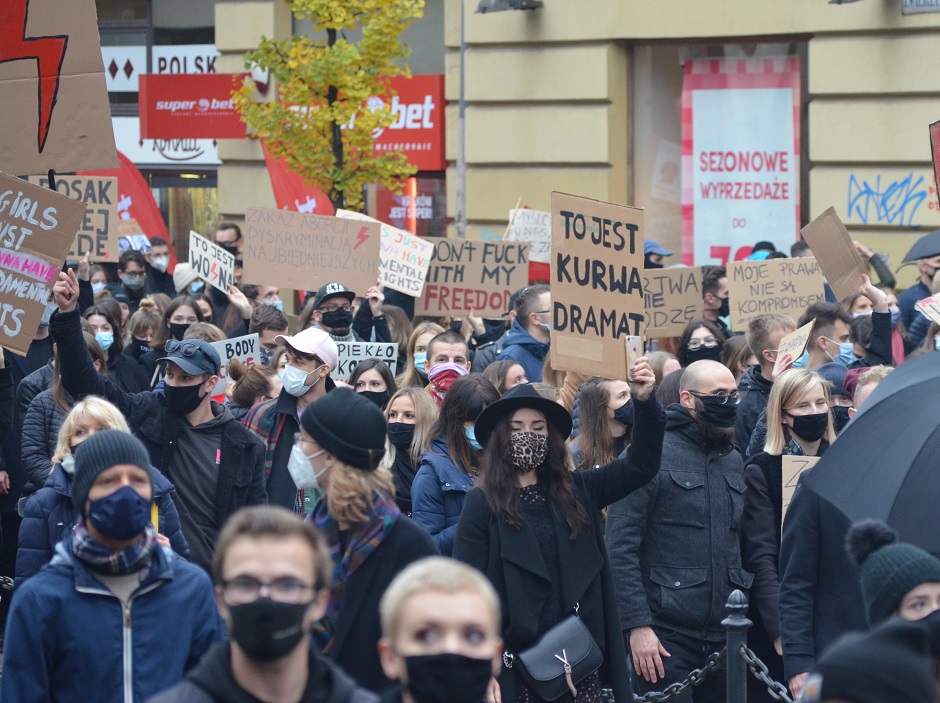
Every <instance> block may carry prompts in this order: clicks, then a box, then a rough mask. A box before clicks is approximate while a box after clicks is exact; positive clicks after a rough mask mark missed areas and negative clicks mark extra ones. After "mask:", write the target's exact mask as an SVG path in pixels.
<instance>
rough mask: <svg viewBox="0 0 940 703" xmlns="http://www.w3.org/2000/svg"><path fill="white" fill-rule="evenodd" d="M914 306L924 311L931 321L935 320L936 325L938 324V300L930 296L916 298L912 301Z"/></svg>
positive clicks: (939, 310)
mask: <svg viewBox="0 0 940 703" xmlns="http://www.w3.org/2000/svg"><path fill="white" fill-rule="evenodd" d="M914 307H916V308H917V309H918V310H920V311H921V312H922V313H924V314H925V315H926V316H927V317H929V318H930V319H931V320H932V321H933V322H936V323H937V324H938V325H940V300H938V299H937V298H935V297H933V296H930V297H929V298H924V299H923V300H918V301H917V302H916V303H914Z"/></svg>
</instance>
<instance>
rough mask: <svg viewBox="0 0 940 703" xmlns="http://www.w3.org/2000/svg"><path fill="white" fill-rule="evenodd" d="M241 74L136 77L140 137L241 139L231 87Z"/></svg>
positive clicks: (242, 126) (237, 83)
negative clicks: (138, 85) (138, 94)
mask: <svg viewBox="0 0 940 703" xmlns="http://www.w3.org/2000/svg"><path fill="white" fill-rule="evenodd" d="M243 80H244V75H243V74H234V73H193V74H171V73H166V74H151V75H142V76H141V77H140V138H141V139H244V137H245V136H246V131H245V123H244V122H242V120H241V117H240V116H239V114H238V111H237V110H236V109H235V102H234V100H232V91H233V90H234V89H235V88H237V87H239V86H240V85H241V83H242V81H243Z"/></svg>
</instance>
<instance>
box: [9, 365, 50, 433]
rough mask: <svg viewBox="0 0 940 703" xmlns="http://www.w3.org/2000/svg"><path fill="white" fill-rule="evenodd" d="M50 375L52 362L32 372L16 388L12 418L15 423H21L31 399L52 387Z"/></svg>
mask: <svg viewBox="0 0 940 703" xmlns="http://www.w3.org/2000/svg"><path fill="white" fill-rule="evenodd" d="M52 374H53V369H52V361H51V360H50V361H49V363H48V364H44V365H43V366H41V367H39V368H38V369H36V370H35V371H33V372H32V373H31V374H29V375H28V376H27V377H26V378H24V379H23V380H22V381H20V383H19V385H17V386H16V412H15V413H14V418H15V420H16V422H17V423H22V422H23V420H24V419H25V418H26V411H27V410H29V404H30V403H32V402H33V398H35V397H36V396H37V395H39V394H40V393H42V392H43V391H44V390H46V389H47V388H49V387H50V386H51V385H52Z"/></svg>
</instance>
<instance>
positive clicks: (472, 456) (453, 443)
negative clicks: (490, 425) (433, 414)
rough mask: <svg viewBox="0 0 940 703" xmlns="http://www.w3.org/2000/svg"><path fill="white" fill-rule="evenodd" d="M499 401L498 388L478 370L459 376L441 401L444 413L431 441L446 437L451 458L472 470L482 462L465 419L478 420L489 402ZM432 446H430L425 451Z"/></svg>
mask: <svg viewBox="0 0 940 703" xmlns="http://www.w3.org/2000/svg"><path fill="white" fill-rule="evenodd" d="M497 400H499V393H498V392H497V391H496V387H495V386H494V385H493V384H492V383H490V382H489V381H487V380H486V379H485V378H483V376H481V375H480V374H478V373H473V374H470V375H468V376H463V377H461V378H458V379H457V380H456V381H454V382H453V384H452V385H451V387H450V390H448V391H447V394H446V395H445V396H444V401H443V402H442V403H441V414H440V415H439V416H438V419H437V422H435V423H434V426H433V427H432V428H431V434H430V437H429V440H430V441H431V442H433V441H434V440H435V439H437V438H438V437H443V438H444V441H445V442H446V443H447V451H448V453H449V454H450V460H451V461H453V462H454V463H455V464H456V465H457V467H458V468H460V469H462V470H463V471H466V472H468V473H469V471H470V470H471V469H473V468H477V467H478V465H479V459H478V457H479V454H478V452H477V451H476V450H474V449H473V448H472V447H471V446H470V442H469V441H467V434H466V430H464V423H465V422H476V420H477V415H479V414H480V413H481V412H483V408H485V407H486V406H487V405H489V404H490V403H495V402H496V401H497ZM430 449H431V447H430V446H428V447H427V448H426V451H429V450H430Z"/></svg>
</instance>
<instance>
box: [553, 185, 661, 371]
mask: <svg viewBox="0 0 940 703" xmlns="http://www.w3.org/2000/svg"><path fill="white" fill-rule="evenodd" d="M642 281H643V210H641V209H639V208H632V207H625V206H621V205H612V204H610V203H604V202H601V201H599V200H591V199H590V198H581V197H578V196H576V195H566V194H564V193H554V192H553V193H552V278H551V285H552V345H551V352H552V368H554V369H556V370H559V371H578V372H581V373H586V374H590V375H593V376H605V377H607V378H617V379H620V380H626V378H627V350H626V346H625V344H624V341H623V337H625V336H628V335H632V336H641V335H642V333H643V324H644V322H645V315H644V311H643V282H642Z"/></svg>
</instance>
